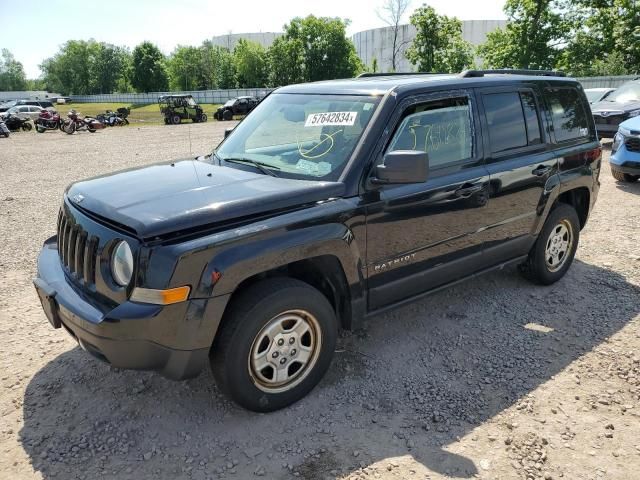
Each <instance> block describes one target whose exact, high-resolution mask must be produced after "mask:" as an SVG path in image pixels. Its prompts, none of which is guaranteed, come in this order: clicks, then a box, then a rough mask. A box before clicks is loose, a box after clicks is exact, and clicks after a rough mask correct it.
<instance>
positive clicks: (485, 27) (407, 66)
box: [351, 20, 507, 72]
mask: <svg viewBox="0 0 640 480" xmlns="http://www.w3.org/2000/svg"><path fill="white" fill-rule="evenodd" d="M506 25H507V21H506V20H463V21H462V38H464V39H465V40H466V41H467V42H469V43H471V44H472V45H473V46H478V45H480V44H481V43H484V41H485V40H486V38H487V34H488V33H489V32H491V31H493V30H495V29H497V28H504V27H505V26H506ZM415 36H416V29H415V27H414V26H413V25H401V26H400V31H399V32H398V44H399V45H400V54H399V55H398V56H397V59H396V63H397V68H396V70H397V71H399V72H411V71H415V67H414V66H413V65H411V63H409V60H407V58H406V57H405V56H404V51H405V50H406V49H407V48H408V47H409V46H410V45H411V43H412V42H413V39H414V38H415ZM351 40H352V41H353V43H354V44H355V46H356V52H357V53H358V56H359V57H360V59H361V60H362V61H363V63H364V64H365V65H367V66H369V67H370V66H371V64H372V63H373V59H374V58H375V59H376V61H377V62H378V71H380V72H388V71H390V70H391V67H392V64H391V52H392V49H393V28H392V27H383V28H374V29H372V30H365V31H364V32H358V33H356V34H355V35H353V36H352V37H351ZM477 60H480V59H477Z"/></svg>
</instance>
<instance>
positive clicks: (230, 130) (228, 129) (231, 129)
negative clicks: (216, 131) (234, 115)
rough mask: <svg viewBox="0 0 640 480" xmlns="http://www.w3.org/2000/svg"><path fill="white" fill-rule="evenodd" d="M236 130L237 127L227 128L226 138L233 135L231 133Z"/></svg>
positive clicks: (225, 131) (225, 130)
mask: <svg viewBox="0 0 640 480" xmlns="http://www.w3.org/2000/svg"><path fill="white" fill-rule="evenodd" d="M234 128H236V127H229V128H225V129H224V138H227V137H228V136H229V135H231V132H233V129H234Z"/></svg>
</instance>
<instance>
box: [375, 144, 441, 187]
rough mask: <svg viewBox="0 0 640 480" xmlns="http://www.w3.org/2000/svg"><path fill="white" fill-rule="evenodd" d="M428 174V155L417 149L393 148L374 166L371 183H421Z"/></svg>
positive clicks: (425, 179)
mask: <svg viewBox="0 0 640 480" xmlns="http://www.w3.org/2000/svg"><path fill="white" fill-rule="evenodd" d="M428 176H429V155H428V154H427V152H422V151H419V150H395V151H393V152H389V153H387V154H386V155H385V156H384V163H383V164H382V165H378V166H377V167H376V168H375V176H374V177H372V178H371V183H373V184H375V185H386V184H394V183H423V182H426V181H427V178H428Z"/></svg>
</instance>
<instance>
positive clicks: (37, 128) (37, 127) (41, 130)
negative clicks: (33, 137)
mask: <svg viewBox="0 0 640 480" xmlns="http://www.w3.org/2000/svg"><path fill="white" fill-rule="evenodd" d="M46 131H47V129H46V128H44V127H41V126H40V125H36V132H38V133H44V132H46Z"/></svg>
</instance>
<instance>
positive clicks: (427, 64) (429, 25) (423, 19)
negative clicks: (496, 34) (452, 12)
mask: <svg viewBox="0 0 640 480" xmlns="http://www.w3.org/2000/svg"><path fill="white" fill-rule="evenodd" d="M411 24H412V25H413V26H414V27H416V30H417V34H416V37H415V38H414V40H413V43H412V44H411V46H410V47H409V48H408V49H407V52H406V56H407V58H408V59H409V61H410V62H411V63H412V64H413V65H417V66H418V70H419V71H421V72H443V73H448V72H459V71H461V70H464V69H465V68H468V67H469V66H471V65H472V64H473V48H472V46H471V44H470V43H469V42H467V41H465V40H464V39H463V38H462V22H460V20H458V19H457V18H456V17H447V16H446V15H438V14H437V13H436V11H435V10H434V9H433V8H432V7H429V6H426V5H423V6H422V7H420V8H418V9H417V10H416V11H415V12H414V13H413V14H412V15H411Z"/></svg>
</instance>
